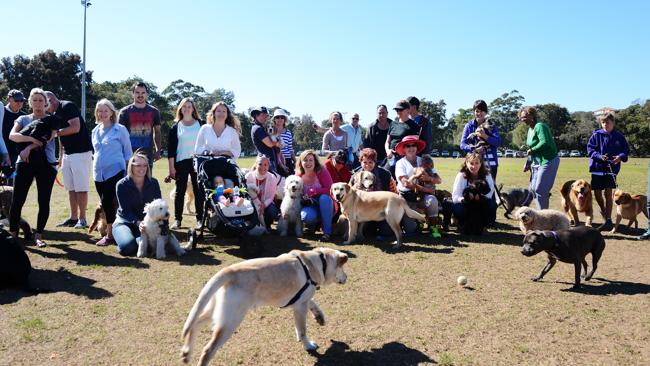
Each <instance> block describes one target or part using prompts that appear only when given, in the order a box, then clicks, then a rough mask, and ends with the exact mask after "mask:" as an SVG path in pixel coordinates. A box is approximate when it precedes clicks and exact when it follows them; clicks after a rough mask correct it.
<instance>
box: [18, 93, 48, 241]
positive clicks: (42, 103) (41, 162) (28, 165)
mask: <svg viewBox="0 0 650 366" xmlns="http://www.w3.org/2000/svg"><path fill="white" fill-rule="evenodd" d="M28 103H29V106H30V107H31V108H32V113H31V114H28V115H24V116H20V117H18V119H16V122H14V127H13V128H12V130H11V132H10V133H9V139H10V140H11V141H13V142H16V143H30V144H31V145H29V146H28V147H26V148H25V149H24V150H22V151H20V154H19V156H18V159H17V160H16V177H15V178H14V195H13V200H12V203H11V209H10V211H9V232H10V233H11V235H12V236H13V237H14V238H17V237H18V227H19V225H20V217H21V214H22V210H23V205H24V204H25V200H26V199H27V194H28V193H29V188H30V187H31V185H32V182H33V181H34V179H35V180H36V189H37V190H38V219H37V223H36V233H35V234H34V241H35V244H36V246H38V247H44V246H45V245H46V243H45V241H44V240H43V230H44V229H45V224H46V223H47V219H48V218H49V216H50V197H51V196H52V188H53V186H54V179H55V178H56V166H57V159H56V157H55V156H54V138H53V137H55V136H56V134H52V135H53V136H52V138H51V139H50V140H49V141H48V142H47V143H46V144H45V146H43V143H42V142H41V141H39V140H38V139H36V138H34V137H30V136H23V135H22V134H20V131H21V130H22V129H23V128H24V127H25V126H27V125H28V124H30V123H31V122H32V121H35V120H37V119H42V118H45V117H46V116H47V108H48V107H49V102H48V99H47V95H46V94H45V91H43V90H42V89H39V88H34V89H32V91H31V92H30V93H29V98H28ZM32 149H39V151H37V152H36V153H38V154H42V155H41V156H42V157H43V158H42V159H34V158H33V157H34V155H31V157H32V159H30V158H29V157H30V151H31V150H32Z"/></svg>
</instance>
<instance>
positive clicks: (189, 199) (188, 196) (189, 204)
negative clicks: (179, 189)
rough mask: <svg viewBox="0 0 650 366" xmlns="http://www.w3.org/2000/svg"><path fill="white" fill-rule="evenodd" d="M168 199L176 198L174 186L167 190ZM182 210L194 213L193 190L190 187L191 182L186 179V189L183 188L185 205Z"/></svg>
mask: <svg viewBox="0 0 650 366" xmlns="http://www.w3.org/2000/svg"><path fill="white" fill-rule="evenodd" d="M169 199H170V200H171V201H172V202H175V201H174V200H175V199H176V186H174V188H172V191H171V192H169ZM183 207H184V210H183V212H184V213H186V214H190V215H194V214H196V212H194V190H193V189H192V182H191V181H188V184H187V189H186V190H185V206H183Z"/></svg>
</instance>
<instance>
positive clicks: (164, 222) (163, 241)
mask: <svg viewBox="0 0 650 366" xmlns="http://www.w3.org/2000/svg"><path fill="white" fill-rule="evenodd" d="M144 212H145V215H144V220H142V223H143V224H144V233H142V235H141V236H140V238H139V243H138V253H137V255H138V257H140V258H142V257H145V256H147V249H149V248H150V249H151V250H152V252H153V251H154V250H155V251H156V258H157V259H164V258H165V257H166V247H167V245H169V246H171V247H172V249H174V251H175V252H176V255H178V256H179V257H180V256H182V255H185V250H184V249H183V248H181V246H180V244H179V243H178V239H176V237H175V236H174V234H173V233H172V232H171V231H170V230H169V206H168V205H167V202H165V200H163V199H162V198H158V199H155V200H153V201H151V202H149V203H147V204H146V205H145V206H144Z"/></svg>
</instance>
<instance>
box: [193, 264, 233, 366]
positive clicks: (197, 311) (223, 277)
mask: <svg viewBox="0 0 650 366" xmlns="http://www.w3.org/2000/svg"><path fill="white" fill-rule="evenodd" d="M228 279H229V276H228V272H226V271H223V270H221V271H219V272H218V273H217V274H215V275H214V276H212V278H210V280H209V281H208V282H207V283H206V284H205V286H203V289H202V290H201V293H200V294H199V297H198V298H197V299H196V302H195V303H194V306H192V310H190V314H189V315H188V316H187V320H186V321H185V325H184V326H183V335H182V338H183V347H182V348H181V355H182V357H183V361H184V362H185V363H187V362H188V361H189V355H190V352H191V350H192V349H191V348H192V339H191V338H192V329H193V328H194V324H195V323H196V320H197V319H198V317H199V316H200V315H201V313H202V312H203V309H204V308H205V306H206V305H207V304H208V302H209V301H210V300H211V299H212V297H213V296H214V294H215V293H216V292H217V290H219V289H220V288H221V287H222V286H223V285H224V284H225V283H226V282H227V281H228Z"/></svg>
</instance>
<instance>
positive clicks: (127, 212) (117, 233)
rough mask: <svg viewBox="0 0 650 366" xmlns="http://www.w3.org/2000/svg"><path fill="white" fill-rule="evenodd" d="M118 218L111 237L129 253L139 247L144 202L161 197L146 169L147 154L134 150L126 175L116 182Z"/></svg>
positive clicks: (158, 187)
mask: <svg viewBox="0 0 650 366" xmlns="http://www.w3.org/2000/svg"><path fill="white" fill-rule="evenodd" d="M116 190H117V202H118V203H119V208H118V210H117V218H116V219H115V223H114V224H113V237H114V238H115V242H116V243H117V250H118V252H119V253H120V254H121V255H124V256H131V255H135V254H136V252H137V251H138V243H137V242H136V238H139V237H140V235H141V233H142V232H143V231H144V226H143V225H142V220H144V205H146V204H147V203H149V202H151V201H153V200H155V199H157V198H162V195H161V194H160V185H158V181H157V180H156V179H155V178H152V177H151V173H150V172H149V160H148V159H147V156H146V155H145V154H144V153H143V152H141V151H139V150H138V151H136V152H135V153H133V156H132V157H131V159H130V160H129V166H128V169H127V176H126V177H124V178H122V179H120V181H119V182H117V187H116Z"/></svg>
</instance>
